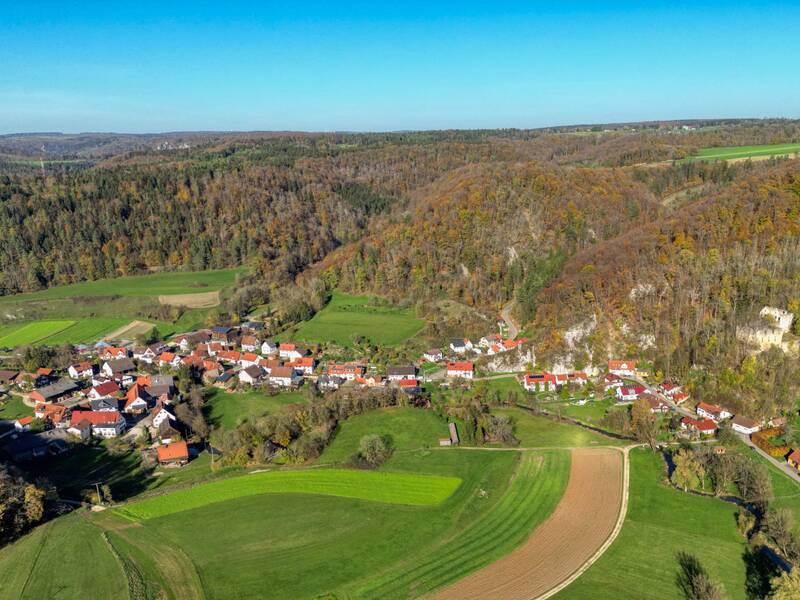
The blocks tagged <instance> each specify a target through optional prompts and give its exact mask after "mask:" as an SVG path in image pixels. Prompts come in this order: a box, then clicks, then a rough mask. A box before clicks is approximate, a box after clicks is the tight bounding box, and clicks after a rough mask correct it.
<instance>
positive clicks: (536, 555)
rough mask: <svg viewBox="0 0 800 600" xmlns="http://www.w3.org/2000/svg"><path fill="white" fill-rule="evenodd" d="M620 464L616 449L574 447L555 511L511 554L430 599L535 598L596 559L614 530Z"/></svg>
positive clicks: (621, 493)
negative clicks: (564, 484)
mask: <svg viewBox="0 0 800 600" xmlns="http://www.w3.org/2000/svg"><path fill="white" fill-rule="evenodd" d="M624 464H625V463H624V460H623V453H622V452H621V451H619V450H614V449H611V448H594V449H592V448H584V449H575V450H572V466H571V469H570V477H569V483H568V484H567V489H566V491H565V492H564V496H563V497H562V498H561V501H560V502H559V504H558V506H557V507H556V509H555V511H554V512H553V514H552V515H550V517H549V518H548V519H547V520H546V521H545V522H544V523H542V524H541V525H540V526H539V527H537V528H536V529H535V530H534V531H533V533H532V534H531V536H530V537H529V538H528V540H527V541H526V542H525V543H524V544H523V545H522V546H520V547H519V548H517V549H516V550H514V551H513V552H511V554H508V555H507V556H504V557H503V558H501V559H500V560H498V561H496V562H494V563H492V564H491V565H488V566H487V567H484V568H483V569H481V570H479V571H476V572H475V573H473V574H472V575H469V576H467V577H465V578H464V579H462V580H460V581H457V582H456V583H454V584H453V585H451V586H450V587H447V588H445V589H444V590H441V591H440V592H439V593H437V594H435V595H434V596H433V598H435V599H437V600H467V599H471V598H474V599H478V598H480V599H485V598H503V600H533V599H534V598H540V597H542V596H549V595H550V594H549V593H548V592H551V591H555V590H554V588H560V584H563V583H564V582H566V581H567V580H570V579H571V577H572V576H573V575H574V574H575V573H577V572H578V571H581V570H582V569H583V567H584V566H586V565H587V563H589V562H590V561H592V560H596V558H598V556H599V551H600V550H602V549H604V547H606V546H607V545H606V541H607V540H608V539H609V538H610V537H611V536H612V534H614V533H615V531H617V530H618V527H617V524H618V521H619V517H620V511H621V510H622V509H623V505H624V502H623V498H624V479H625V478H624Z"/></svg>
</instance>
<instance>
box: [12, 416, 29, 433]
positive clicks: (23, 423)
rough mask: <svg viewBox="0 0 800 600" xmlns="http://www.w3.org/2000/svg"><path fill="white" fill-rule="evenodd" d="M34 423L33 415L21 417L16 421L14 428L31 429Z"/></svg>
mask: <svg viewBox="0 0 800 600" xmlns="http://www.w3.org/2000/svg"><path fill="white" fill-rule="evenodd" d="M32 424H33V417H20V418H19V419H17V420H16V421H14V429H16V430H17V431H30V429H31V425H32Z"/></svg>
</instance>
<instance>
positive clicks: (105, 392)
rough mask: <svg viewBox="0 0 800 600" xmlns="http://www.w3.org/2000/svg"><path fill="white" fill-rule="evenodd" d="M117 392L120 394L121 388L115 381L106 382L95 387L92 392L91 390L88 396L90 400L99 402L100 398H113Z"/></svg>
mask: <svg viewBox="0 0 800 600" xmlns="http://www.w3.org/2000/svg"><path fill="white" fill-rule="evenodd" d="M117 392H119V386H118V385H117V384H116V383H114V382H113V381H104V382H102V383H98V384H97V385H95V386H94V387H93V388H92V389H91V390H89V393H88V394H87V395H88V397H89V399H90V400H98V399H100V398H106V397H108V396H113V395H114V394H116V393H117Z"/></svg>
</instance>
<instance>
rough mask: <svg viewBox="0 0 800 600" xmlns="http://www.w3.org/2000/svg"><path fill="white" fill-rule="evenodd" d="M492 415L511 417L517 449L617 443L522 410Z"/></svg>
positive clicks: (502, 410) (499, 409)
mask: <svg viewBox="0 0 800 600" xmlns="http://www.w3.org/2000/svg"><path fill="white" fill-rule="evenodd" d="M492 414H495V415H505V416H508V417H511V419H512V420H513V422H514V434H515V435H516V436H517V438H518V439H519V441H520V445H521V446H523V447H529V448H550V447H561V448H569V447H576V446H590V447H591V446H617V445H624V444H625V443H626V442H625V441H620V440H617V439H614V438H611V437H608V436H605V435H602V434H600V433H595V432H594V431H591V430H589V429H584V428H582V427H578V426H576V425H572V424H570V423H559V422H557V421H555V420H553V419H550V418H547V417H541V416H538V415H534V414H532V413H530V412H528V411H526V410H523V409H521V408H495V409H492Z"/></svg>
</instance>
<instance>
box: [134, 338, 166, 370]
mask: <svg viewBox="0 0 800 600" xmlns="http://www.w3.org/2000/svg"><path fill="white" fill-rule="evenodd" d="M165 350H167V347H166V345H164V344H163V343H161V342H158V343H156V344H150V345H149V346H148V347H147V348H144V349H143V350H140V351H137V350H134V352H133V358H135V359H137V360H140V361H142V362H146V363H147V364H149V365H150V364H153V362H154V361H155V360H156V359H157V357H158V355H159V354H161V353H162V352H164V351H165Z"/></svg>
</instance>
